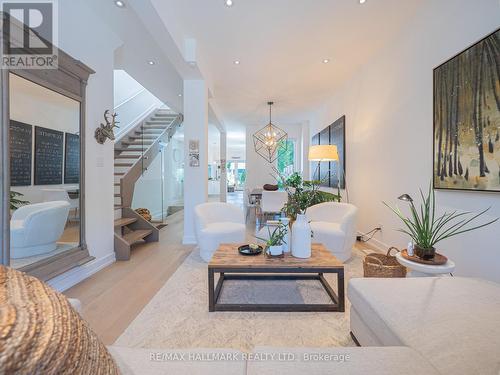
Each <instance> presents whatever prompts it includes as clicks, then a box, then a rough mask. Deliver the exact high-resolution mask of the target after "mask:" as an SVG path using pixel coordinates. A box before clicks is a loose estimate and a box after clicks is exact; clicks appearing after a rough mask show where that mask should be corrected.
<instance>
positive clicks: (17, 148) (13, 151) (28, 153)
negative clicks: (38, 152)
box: [9, 120, 33, 186]
mask: <svg viewBox="0 0 500 375" xmlns="http://www.w3.org/2000/svg"><path fill="white" fill-rule="evenodd" d="M9 145H10V185H11V186H30V185H31V161H32V158H33V150H32V147H33V126H31V125H29V124H25V123H22V122H19V121H13V120H11V121H10V142H9Z"/></svg>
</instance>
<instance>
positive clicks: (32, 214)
mask: <svg viewBox="0 0 500 375" xmlns="http://www.w3.org/2000/svg"><path fill="white" fill-rule="evenodd" d="M69 209H70V204H69V203H68V202H64V201H54V202H46V203H37V204H30V205H27V206H22V207H20V208H18V209H17V210H16V211H14V213H13V214H12V219H11V221H10V243H11V251H10V256H11V258H13V259H17V258H25V257H29V256H33V255H40V254H44V253H48V252H51V251H53V250H55V249H56V248H57V244H56V241H57V240H58V239H59V238H60V237H61V236H62V234H63V232H64V227H65V226H66V221H67V220H68V214H69Z"/></svg>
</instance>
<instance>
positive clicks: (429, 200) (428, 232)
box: [383, 185, 499, 260]
mask: <svg viewBox="0 0 500 375" xmlns="http://www.w3.org/2000/svg"><path fill="white" fill-rule="evenodd" d="M420 195H421V197H422V204H421V205H420V208H419V209H417V207H416V206H415V204H414V202H413V199H412V198H411V197H410V196H409V195H408V194H404V195H402V196H400V197H399V199H400V200H402V201H405V202H408V203H409V205H410V212H411V216H410V217H405V216H404V214H403V213H402V212H401V210H400V209H399V208H398V207H394V208H393V207H391V206H389V205H388V204H387V203H385V202H383V203H384V204H385V205H386V206H387V207H389V208H390V209H391V210H392V211H393V212H394V213H395V214H396V215H397V216H398V217H399V218H400V219H401V221H402V222H403V223H404V225H405V228H403V229H398V231H400V232H403V233H405V234H407V235H408V236H410V238H411V239H412V241H413V243H414V249H415V255H417V256H418V257H419V258H421V259H426V260H429V259H433V258H434V255H435V253H436V249H435V245H436V244H437V243H439V242H441V241H443V240H445V239H447V238H450V237H453V236H457V235H459V234H462V233H466V232H470V231H473V230H476V229H479V228H482V227H485V226H487V225H490V224H493V223H494V222H496V221H498V219H499V218H496V219H494V220H491V221H488V222H486V223H483V224H479V225H472V226H471V223H472V222H474V221H475V220H476V219H477V218H479V217H480V216H482V215H483V214H484V213H486V212H487V211H488V210H489V209H490V208H487V209H485V210H483V211H481V212H479V213H475V214H474V213H471V212H460V213H459V212H457V211H454V212H451V213H447V212H445V213H444V214H442V215H440V216H436V197H435V193H434V190H433V189H432V185H430V186H429V192H428V193H427V196H424V193H423V192H422V190H420Z"/></svg>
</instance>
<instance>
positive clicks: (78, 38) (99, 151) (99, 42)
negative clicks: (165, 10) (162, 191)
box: [50, 0, 121, 290]
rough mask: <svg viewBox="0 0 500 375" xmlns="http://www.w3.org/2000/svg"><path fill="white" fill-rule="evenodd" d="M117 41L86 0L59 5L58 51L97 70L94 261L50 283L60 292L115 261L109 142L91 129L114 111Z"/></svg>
mask: <svg viewBox="0 0 500 375" xmlns="http://www.w3.org/2000/svg"><path fill="white" fill-rule="evenodd" d="M120 43H121V42H120V40H119V39H118V38H117V37H116V36H115V34H113V32H112V31H111V30H110V29H108V28H107V26H106V25H105V23H104V22H103V21H102V19H101V18H99V15H98V14H95V13H94V12H92V11H91V10H90V9H89V8H88V6H87V4H86V1H84V0H62V1H59V46H60V48H62V49H63V50H64V51H65V52H67V53H69V54H70V55H71V56H72V57H74V58H76V59H78V60H81V61H82V62H83V63H85V64H86V65H88V66H89V67H91V68H92V69H93V70H95V72H96V73H95V74H93V75H91V76H90V78H89V81H88V86H87V108H86V133H87V134H86V135H87V137H86V142H85V147H86V158H85V162H86V173H85V178H86V190H85V199H86V220H85V224H86V229H87V234H86V238H87V245H88V248H89V252H90V255H92V256H94V257H95V258H96V259H95V260H94V261H92V262H90V263H87V264H85V265H84V266H81V267H77V268H75V269H73V270H71V271H69V272H67V273H65V274H63V275H60V276H58V277H56V278H54V279H52V280H51V282H50V283H51V284H52V285H53V286H55V287H56V288H57V289H59V290H64V289H66V288H68V287H70V286H72V285H73V284H75V283H76V282H79V281H80V280H83V279H84V278H86V277H88V276H89V275H90V274H92V273H94V272H96V271H97V270H99V269H100V268H102V267H104V266H106V265H108V264H110V263H112V262H113V261H114V259H115V254H114V245H113V220H114V217H113V157H114V156H113V155H114V152H113V143H112V142H109V141H108V142H106V143H105V144H104V145H100V144H98V143H97V142H96V141H95V139H94V130H95V128H96V127H97V126H98V125H99V123H100V122H101V121H102V116H103V113H104V111H105V110H106V109H113V64H114V50H115V49H116V48H117V47H118V46H119V45H120Z"/></svg>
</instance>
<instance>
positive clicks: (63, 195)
mask: <svg viewBox="0 0 500 375" xmlns="http://www.w3.org/2000/svg"><path fill="white" fill-rule="evenodd" d="M42 196H43V201H44V202H54V201H66V202H68V203H69V204H70V208H69V209H70V211H71V210H75V212H74V215H75V217H74V218H75V219H77V218H78V217H77V215H78V209H79V208H80V199H71V198H70V197H69V194H68V191H67V190H65V189H43V190H42Z"/></svg>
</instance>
